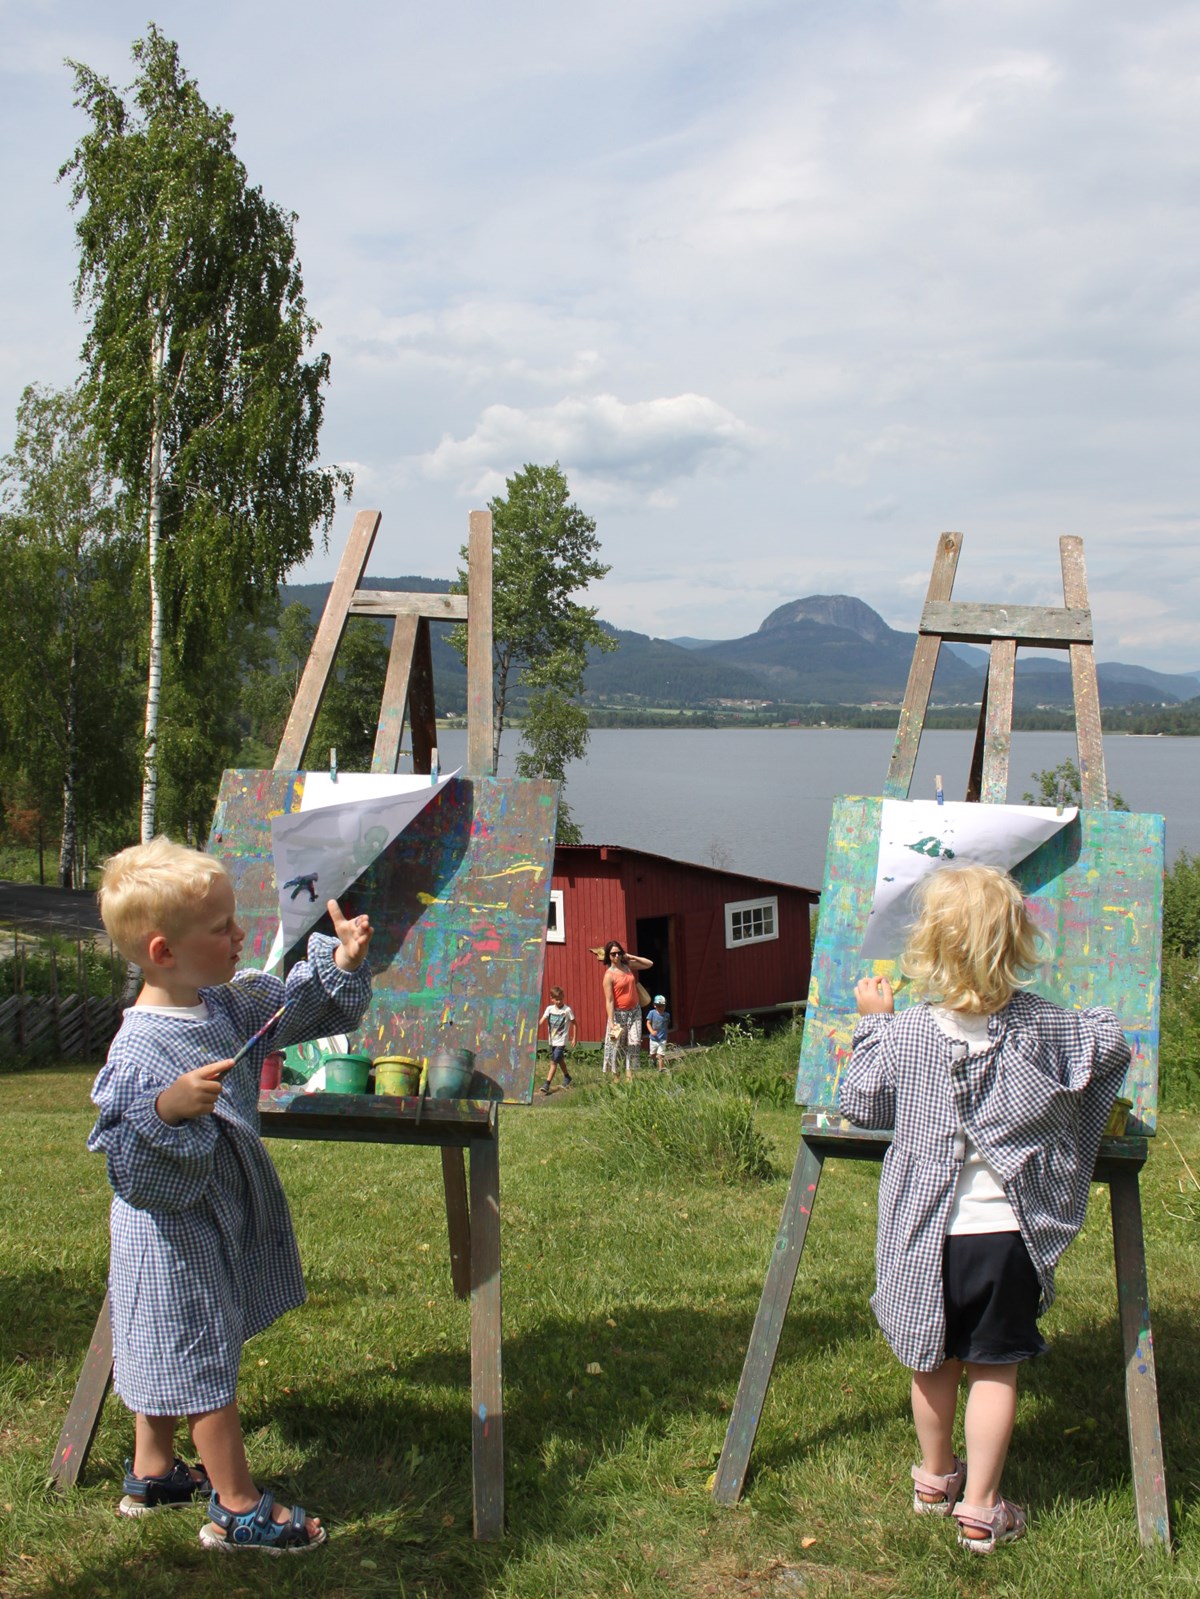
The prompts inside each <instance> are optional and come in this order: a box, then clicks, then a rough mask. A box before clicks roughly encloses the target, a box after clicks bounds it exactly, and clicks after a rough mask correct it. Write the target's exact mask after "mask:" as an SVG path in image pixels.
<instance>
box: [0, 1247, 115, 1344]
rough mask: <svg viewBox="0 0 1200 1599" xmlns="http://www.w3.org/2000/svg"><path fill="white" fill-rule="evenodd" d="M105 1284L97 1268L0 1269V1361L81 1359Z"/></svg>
mask: <svg viewBox="0 0 1200 1599" xmlns="http://www.w3.org/2000/svg"><path fill="white" fill-rule="evenodd" d="M105 1286H106V1285H105V1281H104V1276H103V1270H101V1271H100V1273H98V1274H93V1273H91V1272H87V1271H82V1270H81V1271H78V1272H65V1271H63V1270H61V1269H60V1268H56V1267H47V1268H46V1269H45V1270H44V1271H30V1272H20V1273H2V1274H0V1365H9V1364H20V1365H34V1364H37V1365H40V1366H46V1367H50V1366H54V1365H57V1364H59V1363H66V1364H67V1366H68V1367H69V1366H71V1364H72V1362H74V1363H75V1364H76V1365H78V1364H81V1363H82V1361H83V1357H84V1355H85V1354H86V1352H87V1349H88V1345H89V1344H90V1343H91V1338H92V1329H93V1328H94V1327H95V1325H96V1317H97V1316H98V1315H99V1313H100V1305H101V1302H102V1300H103V1298H104V1290H105Z"/></svg>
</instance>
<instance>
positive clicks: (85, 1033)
mask: <svg viewBox="0 0 1200 1599" xmlns="http://www.w3.org/2000/svg"><path fill="white" fill-rule="evenodd" d="M123 1008H124V1002H123V1000H120V999H96V998H95V997H92V998H90V999H85V998H84V997H83V995H82V994H68V995H66V996H65V997H64V998H60V999H52V998H49V997H42V998H38V997H35V996H34V995H32V994H10V995H9V997H8V998H7V999H4V1000H0V1058H3V1057H5V1056H8V1057H12V1056H19V1057H29V1056H38V1055H47V1056H51V1055H60V1056H61V1055H71V1056H79V1057H82V1058H86V1057H88V1056H90V1055H97V1056H98V1055H103V1054H104V1052H105V1051H106V1050H107V1049H108V1046H109V1044H110V1043H111V1042H112V1039H113V1035H114V1034H115V1033H116V1030H117V1028H118V1027H120V1025H121V1013H122V1010H123Z"/></svg>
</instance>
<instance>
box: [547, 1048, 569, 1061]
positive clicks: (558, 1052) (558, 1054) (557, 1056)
mask: <svg viewBox="0 0 1200 1599" xmlns="http://www.w3.org/2000/svg"><path fill="white" fill-rule="evenodd" d="M566 1052H567V1046H566V1045H565V1044H551V1046H550V1059H551V1060H552V1061H553V1062H554V1064H555V1065H556V1066H561V1065H562V1063H563V1056H564V1055H565V1054H566Z"/></svg>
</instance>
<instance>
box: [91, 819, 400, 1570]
mask: <svg viewBox="0 0 1200 1599" xmlns="http://www.w3.org/2000/svg"><path fill="white" fill-rule="evenodd" d="M99 900H100V913H101V916H102V918H103V920H104V925H105V927H106V928H107V930H108V932H109V934H110V936H111V937H112V939H113V942H114V943H115V944H116V946H117V948H118V949H119V950H120V951H121V954H122V955H123V956H125V958H126V959H127V960H130V961H133V962H135V963H136V964H137V965H138V966H139V967H140V968H141V971H142V978H143V986H142V989H141V992H140V993H139V994H138V997H137V1000H136V1001H135V1003H134V1004H133V1005H132V1006H131V1007H130V1008H129V1009H128V1010H127V1011H126V1012H125V1017H124V1021H123V1022H122V1025H121V1028H120V1031H119V1032H118V1033H117V1035H116V1037H115V1038H114V1039H113V1042H112V1046H111V1048H110V1049H109V1052H108V1059H107V1061H106V1063H105V1065H104V1067H103V1069H102V1070H101V1072H100V1075H99V1076H98V1077H97V1079H96V1082H95V1085H94V1087H93V1090H92V1099H93V1100H94V1101H95V1103H96V1105H97V1107H98V1108H99V1112H100V1114H99V1119H98V1120H97V1122H96V1125H95V1127H94V1128H93V1129H92V1133H91V1136H90V1137H89V1139H88V1148H89V1149H91V1150H94V1151H95V1150H100V1151H103V1153H104V1155H105V1157H106V1158H107V1162H108V1176H109V1181H110V1182H111V1184H112V1187H113V1201H112V1209H111V1215H110V1228H111V1240H112V1255H111V1264H110V1271H109V1295H110V1299H111V1304H112V1319H113V1364H114V1386H115V1388H116V1391H117V1393H118V1394H119V1395H120V1397H121V1398H122V1399H123V1400H124V1402H125V1403H126V1404H127V1405H128V1406H129V1408H130V1409H131V1410H132V1411H133V1412H134V1413H135V1423H134V1438H135V1443H134V1455H133V1460H132V1463H127V1474H126V1478H125V1497H124V1498H123V1499H122V1501H121V1505H120V1509H121V1510H122V1512H123V1513H124V1514H126V1515H134V1516H137V1515H144V1514H146V1513H147V1512H148V1511H152V1510H157V1509H160V1508H166V1507H168V1506H182V1505H186V1504H188V1503H189V1502H191V1501H192V1500H193V1499H195V1498H198V1497H200V1496H202V1495H204V1494H208V1493H209V1491H210V1488H211V1498H210V1500H209V1507H208V1514H209V1518H210V1519H209V1521H208V1522H207V1523H206V1525H205V1526H204V1527H203V1529H202V1530H201V1533H200V1540H201V1542H202V1543H203V1544H205V1545H206V1546H207V1547H209V1548H214V1549H220V1550H223V1551H226V1552H234V1551H243V1550H245V1551H251V1550H260V1551H262V1552H265V1553H271V1554H282V1553H289V1554H290V1553H300V1552H303V1551H306V1550H310V1549H314V1548H316V1546H317V1545H318V1544H319V1543H321V1542H323V1540H324V1538H325V1531H324V1528H323V1527H322V1526H321V1524H320V1522H319V1521H318V1520H317V1519H316V1518H315V1517H307V1516H306V1515H305V1513H304V1511H303V1510H302V1509H300V1508H299V1507H297V1508H296V1509H294V1510H292V1511H291V1512H290V1513H287V1512H285V1511H283V1510H282V1509H280V1508H277V1507H275V1505H274V1501H273V1499H272V1496H271V1495H270V1494H269V1493H265V1494H261V1495H260V1494H259V1491H258V1489H257V1488H256V1487H255V1484H254V1481H253V1479H252V1478H251V1476H250V1470H249V1466H248V1465H247V1461H246V1452H245V1446H244V1443H243V1440H242V1430H241V1422H240V1419H239V1416H238V1408H237V1373H238V1365H239V1362H240V1359H241V1351H242V1344H243V1342H244V1341H245V1340H246V1339H247V1338H249V1337H252V1336H253V1334H254V1333H256V1332H261V1331H262V1329H263V1328H264V1327H267V1326H269V1325H270V1324H271V1322H273V1321H275V1320H276V1319H277V1317H279V1316H281V1315H282V1314H283V1313H284V1311H286V1310H290V1309H292V1308H293V1307H294V1306H296V1305H299V1304H302V1303H303V1301H304V1297H305V1295H304V1279H303V1276H302V1274H301V1270H300V1258H299V1254H298V1252H297V1249H296V1240H295V1235H294V1233H293V1230H292V1221H291V1215H290V1213H289V1211H288V1205H287V1200H286V1199H285V1197H284V1194H283V1189H282V1187H281V1185H280V1182H279V1178H278V1177H277V1175H276V1173H275V1168H274V1166H273V1165H272V1163H271V1160H270V1159H269V1157H268V1155H267V1152H266V1150H265V1149H264V1147H263V1144H262V1140H261V1138H260V1136H259V1128H258V1109H257V1104H258V1080H259V1071H260V1067H261V1064H262V1059H263V1056H264V1055H265V1054H266V1052H267V1051H268V1050H270V1049H278V1048H282V1047H283V1046H284V1045H285V1044H288V1043H293V1042H297V1041H299V1040H302V1039H308V1038H312V1037H315V1036H317V1035H327V1034H329V1033H334V1032H340V1031H347V1030H349V1029H351V1028H353V1027H355V1026H356V1025H357V1024H358V1022H359V1020H360V1019H361V1017H362V1015H363V1012H364V1011H365V1010H366V1007H367V1004H368V1001H369V999H370V994H371V979H370V973H369V972H368V971H367V969H366V967H365V966H364V964H363V963H364V960H365V957H366V954H367V948H368V945H369V944H370V940H371V927H370V923H369V922H368V920H367V918H366V917H365V916H359V917H356V918H353V919H352V920H347V919H346V918H345V917H343V915H342V913H341V910H340V909H339V907H338V905H337V904H336V902H335V901H333V900H330V901H329V906H328V908H329V915H330V918H331V920H332V923H333V929H334V932H335V934H336V935H337V936H336V937H334V938H329V937H326V936H325V935H323V934H317V933H314V934H313V935H312V936H311V938H310V939H309V943H308V958H307V959H306V960H304V961H301V962H299V963H298V964H297V965H296V966H294V967H293V968H292V970H291V971H290V972H289V973H288V977H287V981H286V983H284V982H282V981H281V980H280V979H279V978H277V977H273V976H269V975H267V974H266V973H263V972H256V971H250V970H247V971H243V972H239V971H238V966H239V963H240V960H241V954H242V944H243V941H244V938H245V933H244V931H243V929H242V928H241V927H240V926H239V924H238V921H237V908H236V905H235V902H234V893H233V886H232V884H231V883H230V881H229V878H228V876H227V875H226V872H225V869H224V867H223V865H222V864H221V862H220V861H218V860H217V859H216V858H215V857H213V856H211V855H204V854H201V853H200V852H199V851H197V850H191V849H186V848H184V847H183V846H182V845H179V844H173V843H172V842H171V841H170V840H169V839H166V838H157V839H155V840H154V841H153V842H152V843H150V844H146V845H137V846H135V847H134V848H132V849H127V850H122V851H121V853H120V854H119V855H114V856H113V857H112V859H111V860H110V861H109V862H108V863H107V865H106V867H105V869H104V876H103V879H102V882H101V886H100V893H99ZM285 1003H286V1007H287V1009H286V1011H285V1013H284V1015H283V1017H282V1018H281V1019H280V1021H279V1022H278V1024H277V1025H276V1026H275V1027H274V1028H272V1029H271V1030H270V1031H269V1032H268V1034H267V1035H266V1036H265V1037H264V1038H263V1039H262V1040H261V1041H260V1042H259V1043H258V1044H256V1045H255V1047H254V1048H252V1049H251V1050H250V1051H249V1052H248V1053H247V1054H246V1055H245V1056H244V1057H243V1058H242V1059H241V1060H240V1061H238V1062H237V1063H236V1064H235V1063H234V1059H233V1057H234V1056H235V1055H236V1054H237V1053H238V1051H239V1049H240V1048H241V1046H242V1045H243V1044H244V1043H245V1042H246V1041H247V1040H248V1039H249V1038H250V1037H251V1036H252V1035H253V1034H254V1033H255V1032H257V1031H258V1029H259V1028H260V1027H262V1025H263V1024H264V1023H265V1022H266V1021H267V1019H268V1018H269V1017H270V1016H271V1015H272V1014H273V1013H274V1012H275V1011H277V1010H278V1009H279V1007H280V1006H281V1005H284V1004H285ZM181 1416H184V1417H186V1418H187V1423H188V1427H189V1430H190V1432H191V1436H192V1442H193V1444H194V1445H195V1448H196V1450H197V1452H198V1454H199V1456H200V1459H201V1460H202V1462H203V1470H202V1471H197V1470H192V1469H189V1468H188V1467H187V1466H186V1465H185V1464H184V1463H183V1462H182V1461H181V1460H179V1459H178V1458H177V1457H176V1456H175V1452H174V1438H175V1432H176V1429H177V1426H178V1420H179V1418H180V1417H181Z"/></svg>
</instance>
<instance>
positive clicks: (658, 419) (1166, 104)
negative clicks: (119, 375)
mask: <svg viewBox="0 0 1200 1599" xmlns="http://www.w3.org/2000/svg"><path fill="white" fill-rule="evenodd" d="M153 18H154V21H155V22H156V23H157V24H158V25H159V26H160V27H161V28H162V30H163V31H164V32H165V33H166V34H167V35H168V36H169V37H171V38H173V39H175V40H176V41H177V42H178V45H179V49H180V55H181V59H182V61H183V64H184V66H185V68H186V69H187V70H188V72H189V73H191V74H192V75H193V76H194V77H195V78H196V79H197V81H198V83H199V86H200V90H201V92H202V94H203V95H204V97H205V98H206V99H207V100H208V102H209V103H210V104H214V105H219V106H221V107H222V108H223V109H225V110H227V111H230V112H232V114H233V116H234V125H235V129H236V132H237V138H238V145H237V148H238V153H239V155H240V156H241V158H242V160H243V161H244V162H245V165H246V168H247V170H248V173H249V177H250V179H251V181H252V182H254V183H257V184H260V185H261V186H262V188H263V190H264V192H265V194H266V195H267V197H268V198H269V199H271V200H273V201H275V202H276V203H277V204H279V205H281V206H283V207H285V208H287V209H289V210H292V211H294V212H296V213H297V216H298V221H297V225H296V229H297V240H298V247H299V256H300V260H301V263H302V266H303V271H304V280H305V289H306V294H307V298H308V302H309V308H310V310H311V312H312V314H313V315H314V316H315V317H316V318H317V320H318V321H319V322H320V324H321V331H320V334H319V336H318V346H317V347H318V348H319V349H322V350H326V351H328V352H329V355H330V357H331V361H332V376H331V382H330V385H329V389H328V391H327V402H326V419H325V426H324V430H323V433H322V440H321V444H322V458H323V460H325V461H327V462H331V463H332V462H338V463H341V464H343V465H347V466H350V467H351V468H352V469H353V471H354V473H355V491H354V497H353V501H352V504H351V505H350V506H343V507H340V508H339V512H338V517H337V520H336V522H335V525H334V528H333V532H332V535H331V540H330V547H329V550H328V552H324V553H322V552H318V553H317V554H315V555H314V556H313V558H312V559H311V560H310V561H309V562H308V563H307V564H306V565H305V567H303V568H300V569H296V570H294V571H293V573H292V574H291V576H290V581H296V582H299V581H311V580H317V579H321V578H326V577H329V576H330V575H332V572H333V570H334V568H335V566H336V561H337V556H338V554H339V553H340V550H341V547H342V545H343V544H344V541H345V537H346V535H347V533H348V531H349V527H350V521H351V515H352V511H353V509H354V508H363V507H376V508H378V509H379V510H381V511H382V512H383V522H382V526H381V530H380V534H379V537H378V539H377V541H376V546H375V552H374V554H373V556H372V559H371V563H370V568H369V571H370V575H371V576H373V577H386V576H398V575H400V574H403V573H422V574H424V575H427V576H432V577H438V576H442V577H448V576H452V575H453V574H454V571H455V569H456V567H457V563H458V550H459V546H460V545H461V544H462V543H463V542H464V541H465V539H466V533H467V516H468V512H469V511H470V510H471V509H472V508H476V507H480V506H483V505H485V504H486V502H487V500H488V499H489V498H490V497H492V496H493V495H496V494H501V493H503V491H504V482H505V479H506V477H508V476H510V475H511V474H512V473H514V472H516V471H519V470H520V468H521V467H522V466H523V465H524V464H525V463H526V462H538V463H544V462H549V461H552V460H558V461H559V462H560V463H561V465H562V466H563V468H564V470H565V471H566V473H567V476H568V479H569V482H570V486H571V492H572V496H573V498H574V499H575V500H576V501H577V503H578V504H579V505H580V506H581V507H582V508H583V509H584V510H585V511H586V512H587V513H588V514H589V515H590V516H592V517H594V518H595V521H596V525H597V533H598V536H599V538H600V541H601V545H602V551H603V558H604V559H605V560H606V561H607V562H609V563H610V565H611V571H610V573H609V575H608V576H607V577H606V578H605V579H604V580H603V581H602V582H601V583H600V584H599V585H597V586H595V587H594V589H593V591H592V593H591V594H590V596H589V599H590V602H591V603H593V604H595V605H596V606H597V607H598V608H599V611H600V614H601V616H603V617H604V618H605V620H607V621H609V622H612V623H613V624H614V625H616V626H618V627H622V628H633V629H636V630H637V631H639V632H645V633H650V634H653V635H656V636H660V637H666V638H671V637H676V636H680V635H691V636H695V637H700V638H712V639H719V638H733V637H737V636H740V635H742V634H745V633H749V632H753V631H754V630H755V629H756V628H757V627H758V625H759V623H760V622H761V621H762V619H763V618H764V617H765V616H766V615H767V614H768V613H769V612H770V611H772V610H773V609H774V608H775V607H776V606H778V605H780V604H782V603H784V602H785V601H787V600H789V599H795V598H798V597H801V596H804V595H809V594H833V593H846V594H854V595H857V596H859V597H860V598H862V599H864V600H865V601H867V603H868V604H870V605H872V606H874V607H875V609H876V610H878V611H879V612H880V613H881V614H882V615H883V617H884V618H885V619H886V620H887V621H888V622H889V623H891V624H892V625H893V626H895V627H899V628H903V629H907V630H912V629H914V628H915V626H916V623H917V620H918V618H919V615H920V610H921V603H922V599H923V597H924V593H925V588H926V585H927V582H928V578H929V569H930V566H931V563H932V560H933V555H934V551H935V546H936V543H937V538H938V534H939V533H940V532H942V531H943V530H947V529H955V530H959V531H961V532H962V533H963V535H964V541H965V542H964V547H963V555H962V559H961V561H960V564H959V575H958V581H957V584H956V590H955V593H956V597H958V598H961V599H969V600H978V601H994V602H1000V601H1009V602H1012V603H1020V604H1050V605H1053V604H1061V603H1062V588H1061V578H1060V571H1059V563H1058V539H1059V536H1060V535H1062V534H1077V535H1081V536H1082V537H1083V539H1084V541H1085V552H1086V560H1087V568H1088V577H1089V584H1090V592H1091V598H1092V609H1093V614H1094V620H1095V631H1096V640H1097V645H1098V654H1099V657H1100V659H1102V660H1120V661H1131V662H1135V663H1138V664H1141V665H1145V666H1152V667H1156V668H1158V669H1160V670H1164V671H1197V670H1200V621H1198V620H1197V618H1198V615H1200V481H1198V476H1200V447H1198V428H1197V423H1198V421H1200V381H1198V373H1197V353H1198V351H1197V346H1198V342H1200V286H1198V281H1197V270H1198V268H1197V263H1198V262H1200V227H1198V225H1197V218H1198V209H1197V207H1198V200H1200V181H1198V180H1200V154H1198V152H1200V94H1198V93H1197V89H1198V87H1200V82H1198V80H1200V8H1197V7H1196V6H1195V5H1194V4H1184V3H1174V0H1143V3H1142V4H1139V5H1137V6H1130V5H1128V4H1127V3H1125V0H1121V3H1113V0H989V3H987V4H979V3H974V4H972V3H970V0H874V3H872V0H837V3H833V0H784V3H773V0H736V3H735V0H605V3H604V4H603V5H599V4H594V3H592V0H573V3H572V4H569V5H562V4H549V3H546V0H489V3H486V4H484V3H482V0H452V3H450V4H447V5H443V6H436V7H435V6H430V5H428V4H427V3H425V4H421V5H417V4H414V3H412V0H388V3H387V4H382V3H378V0H344V3H342V4H340V5H338V6H336V7H334V6H330V5H327V4H317V3H314V0H289V3H287V4H286V5H285V4H282V3H277V0H238V3H237V4H236V5H233V4H230V3H228V0H207V3H206V4H205V5H204V6H198V5H196V4H194V0H193V3H188V4H183V3H180V0H160V3H159V4H158V5H157V6H156V7H155V8H154V9H153ZM147 20H148V7H147V6H146V5H145V3H144V0H139V3H137V4H128V3H126V0H105V3H104V4H103V5H96V4H95V3H94V0H91V3H86V4H85V3H83V0H0V175H2V177H0V182H2V194H3V215H4V218H5V223H6V226H5V230H4V231H5V240H4V243H3V245H2V246H0V295H2V301H0V303H2V304H3V307H4V316H3V328H4V331H3V335H2V336H0V450H6V449H7V448H9V447H10V444H11V440H12V436H13V432H14V416H15V410H16V405H17V402H18V400H19V397H20V394H21V391H22V389H23V388H24V386H25V385H26V384H27V383H30V382H40V383H47V384H55V385H65V384H68V383H70V382H72V381H73V380H74V378H75V376H76V375H77V372H78V370H79V365H78V363H79V350H80V345H81V343H82V337H83V324H82V323H81V321H80V320H79V316H78V314H77V313H76V312H75V310H74V308H73V304H72V284H73V280H74V274H75V268H76V254H75V239H74V222H73V218H72V215H71V212H70V209H69V203H68V200H69V196H68V193H67V189H66V186H65V184H62V183H58V182H56V174H57V171H58V168H59V167H60V166H61V164H62V163H63V161H65V160H66V159H67V158H68V157H69V156H70V154H71V151H72V150H73V148H74V146H75V143H76V141H77V140H78V139H79V137H80V136H81V134H82V133H83V131H84V127H85V123H84V119H83V117H82V115H81V113H80V112H79V111H78V110H76V109H75V108H74V106H73V104H72V100H73V87H72V74H71V71H70V69H69V68H68V67H67V66H65V65H64V64H63V63H64V58H68V57H69V58H72V59H76V60H81V61H83V62H86V63H87V64H88V65H89V66H90V67H92V68H94V69H96V70H97V71H100V72H102V73H104V74H106V75H107V76H108V77H109V78H110V79H111V80H112V81H113V82H114V83H115V84H117V85H118V86H122V85H125V84H128V83H129V82H130V80H131V79H132V77H133V67H132V64H131V60H130V45H131V43H132V41H133V40H134V39H135V38H137V37H138V36H139V35H141V34H142V33H144V31H145V28H146V24H147Z"/></svg>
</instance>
